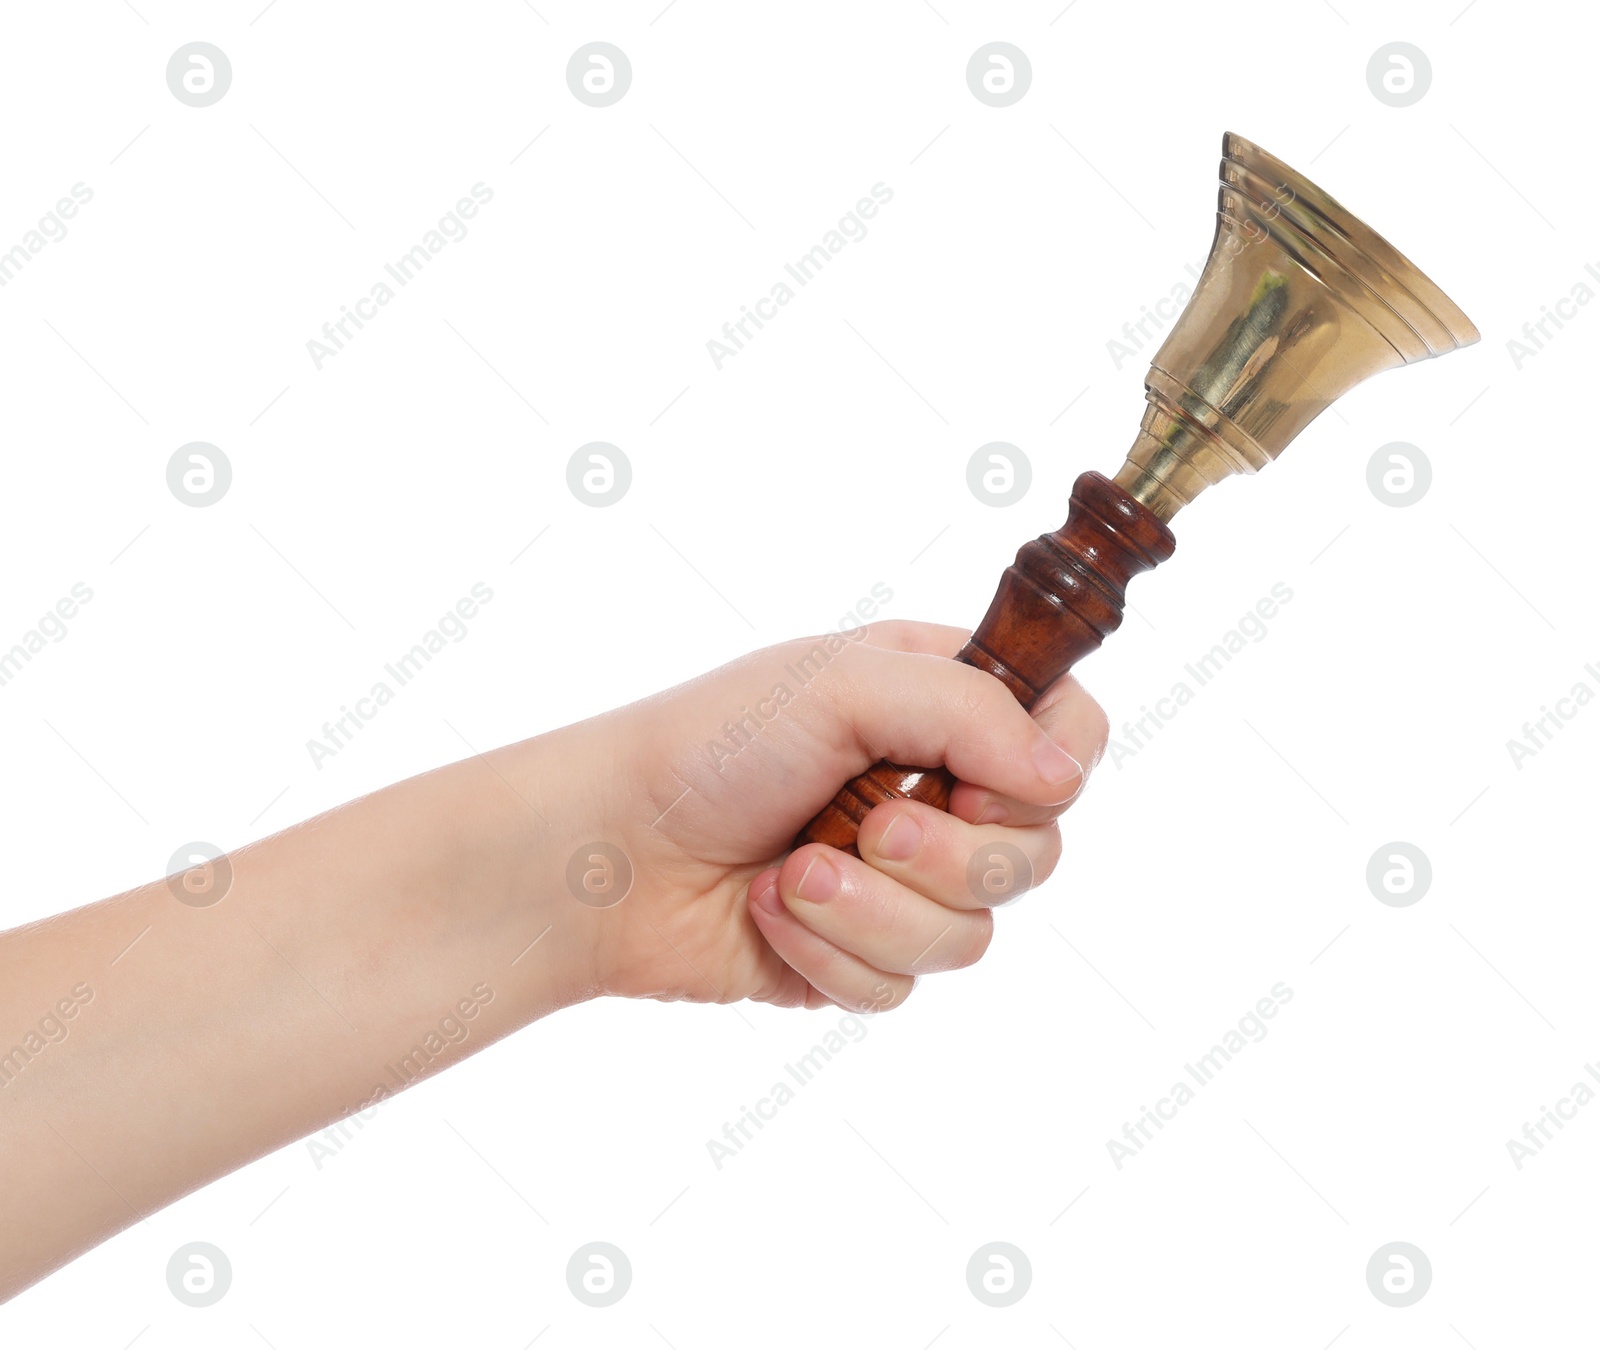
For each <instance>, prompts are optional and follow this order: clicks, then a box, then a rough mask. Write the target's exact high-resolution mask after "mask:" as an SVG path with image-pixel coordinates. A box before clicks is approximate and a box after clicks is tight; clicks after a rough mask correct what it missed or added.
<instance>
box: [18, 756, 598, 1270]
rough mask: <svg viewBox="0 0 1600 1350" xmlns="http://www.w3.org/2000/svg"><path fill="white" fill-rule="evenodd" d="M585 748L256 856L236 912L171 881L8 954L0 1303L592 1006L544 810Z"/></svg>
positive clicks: (455, 777)
mask: <svg viewBox="0 0 1600 1350" xmlns="http://www.w3.org/2000/svg"><path fill="white" fill-rule="evenodd" d="M575 731H576V729H569V732H568V733H556V736H555V737H546V738H540V739H539V740H535V741H530V742H526V743H524V744H522V745H520V746H515V747H510V748H508V749H506V750H504V751H497V752H495V753H494V754H493V755H491V756H489V757H475V758H473V759H469V760H465V761H463V762H461V763H459V764H454V765H451V766H449V767H447V768H444V769H441V770H437V771H435V772H433V773H430V774H425V775H423V776H421V777H419V778H414V779H410V780H408V781H406V782H404V783H400V784H397V785H395V786H393V787H390V788H386V789H384V790H383V791H381V792H378V793H375V794H374V795H372V796H370V797H366V798H363V799H361V800H359V801H357V802H354V803H351V804H350V805H347V806H344V807H341V808H339V809H337V810H335V811H332V812H330V813H328V814H327V815H324V816H321V817H318V818H317V819H315V820H312V821H308V822H306V823H305V824H303V825H299V826H296V827H295V828H293V829H290V830H287V831H285V832H284V833H282V834H279V835H275V836H273V837H272V838H270V839H267V840H264V841H262V842H261V843H258V844H253V845H250V846H248V847H246V848H243V849H240V850H237V851H236V852H234V853H233V854H231V855H230V856H229V859H228V863H229V865H230V866H231V869H232V881H231V885H230V886H229V887H228V889H227V891H226V894H225V895H223V896H222V898H220V899H213V898H212V897H211V896H210V895H207V894H204V893H202V894H200V895H198V896H195V895H190V896H189V897H188V902H185V901H180V899H179V898H178V897H177V896H175V894H174V890H173V888H172V887H171V886H169V884H168V882H166V881H160V882H155V883H152V884H150V885H146V886H142V887H140V888H138V889H137V890H134V891H130V892H128V893H127V894H125V895H121V896H117V897H115V898H113V899H110V900H106V901H102V902H101V903H99V904H95V905H90V906H88V907H86V908H83V909H79V910H74V911H72V912H69V913H67V914H63V915H60V916H57V917H55V918H52V919H49V920H46V921H45V922H43V923H40V924H37V925H33V926H30V927H27V928H23V929H18V930H15V931H13V932H10V933H6V934H3V935H0V1055H5V1056H7V1058H6V1059H4V1060H0V1156H4V1157H7V1158H10V1159H12V1160H14V1161H15V1160H17V1159H22V1158H26V1159H27V1160H28V1163H27V1165H26V1166H12V1167H9V1168H8V1169H7V1170H8V1179H7V1185H6V1186H5V1188H4V1189H3V1191H0V1197H3V1198H0V1298H4V1297H7V1296H9V1295H10V1294H13V1293H15V1292H17V1290H19V1289H20V1288H23V1287H25V1286H26V1285H27V1284H29V1283H31V1282H32V1281H34V1280H36V1279H38V1278H39V1277H41V1276H42V1275H44V1274H46V1273H48V1272H49V1271H50V1270H51V1269H53V1268H54V1267H56V1266H57V1265H59V1264H61V1263H62V1262H64V1261H65V1260H67V1259H69V1258H70V1257H71V1256H73V1255H75V1254H76V1253H78V1252H80V1251H82V1250H84V1249H85V1248H87V1247H89V1246H92V1245H94V1244H95V1243H96V1242H99V1241H101V1240H103V1239H104V1238H105V1237H107V1236H109V1235H110V1234H111V1233H113V1232H116V1231H118V1230H119V1229H122V1228H124V1227H126V1226H128V1225H129V1224H131V1223H133V1222H136V1221H137V1220H138V1219H139V1218H142V1217H143V1216H145V1215H147V1214H150V1213H152V1212H153V1211H155V1210H157V1209H159V1208H161V1207H162V1206H163V1205H166V1204H168V1203H170V1202H171V1201H173V1200H174V1199H176V1198H178V1197H179V1196H181V1195H183V1194H185V1193H187V1192H188V1191H190V1190H193V1189H194V1188H196V1187H197V1186H200V1185H202V1184H204V1183H205V1182H207V1181H210V1180H212V1179H214V1178H215V1177H218V1176H221V1175H223V1174H224V1173H226V1172H228V1171H231V1170H232V1169H234V1168H236V1167H239V1166H241V1165H242V1164H244V1163H245V1162H248V1161H249V1160H251V1159H252V1158H255V1157H259V1156H261V1155H262V1154H264V1153H267V1152H270V1151H271V1150H273V1149H275V1148H279V1147H281V1146H282V1145H283V1144H285V1143H288V1142H290V1141H292V1140H294V1139H296V1138H298V1137H300V1136H302V1135H305V1134H308V1133H310V1132H312V1131H314V1130H317V1129H320V1128H323V1127H324V1126H326V1125H328V1124H329V1123H331V1122H333V1121H335V1120H337V1119H339V1118H341V1117H342V1116H345V1115H347V1114H349V1113H350V1112H352V1111H354V1110H358V1109H364V1108H366V1107H368V1106H370V1105H372V1104H374V1103H375V1102H376V1101H380V1100H381V1099H382V1098H383V1097H384V1096H387V1095H390V1094H392V1093H394V1092H397V1091H400V1090H401V1089H402V1088H403V1087H405V1086H407V1085H409V1083H410V1082H411V1081H414V1080H415V1079H416V1078H418V1077H421V1076H425V1075H426V1074H429V1073H432V1072H434V1071H436V1070H438V1069H439V1068H442V1067H445V1066H446V1065H448V1064H450V1063H453V1062H455V1061H456V1060H458V1059H460V1058H462V1057H464V1056H465V1055H468V1054H471V1053H473V1052H474V1051H476V1050H479V1049H481V1048H483V1047H484V1046H486V1045H488V1044H489V1043H491V1042H492V1041H494V1040H496V1039H497V1038H499V1037H501V1036H503V1035H506V1034H507V1033H509V1032H511V1031H514V1030H515V1029H516V1028H518V1027H520V1026H522V1025H524V1024H526V1023H527V1022H530V1021H532V1020H533V1019H535V1018H537V1017H540V1016H542V1015H544V1014H545V1013H548V1012H550V1011H553V1010H554V1009H556V1008H559V1007H562V1006H565V1005H566V1004H569V1003H573V1002H577V1001H580V1000H582V999H583V998H586V997H588V996H590V995H591V994H592V993H593V992H595V988H594V986H595V978H596V977H595V952H594V946H593V927H592V925H591V924H590V923H589V921H588V917H587V911H585V910H584V908H583V907H582V906H580V905H578V904H576V903H575V902H574V901H573V900H572V899H571V897H570V896H566V895H565V893H564V890H563V889H562V887H561V878H562V875H563V867H564V863H565V858H564V857H559V856H553V854H554V853H555V852H558V851H559V847H560V845H559V844H558V843H557V842H556V840H557V837H561V838H564V836H565V834H566V833H567V832H568V831H567V830H566V829H565V828H564V827H563V826H562V825H561V824H560V823H558V824H557V825H556V826H555V827H554V828H552V827H551V826H550V825H549V824H547V822H546V821H545V820H544V819H543V818H542V816H541V812H542V811H543V812H546V813H548V811H549V808H547V807H544V806H542V805H541V803H540V794H539V782H540V780H541V778H542V777H544V776H545V772H547V771H549V770H550V767H551V761H552V760H553V759H555V758H556V757H558V756H559V757H562V758H566V759H570V758H571V756H572V755H573V754H575V753H577V751H576V748H575V747H573V746H566V747H563V745H562V743H561V742H560V741H559V739H558V738H559V737H561V736H563V735H569V736H570V735H571V734H572V732H575ZM569 790H570V789H569ZM568 809H569V812H570V809H571V808H568ZM574 828H577V829H579V831H580V832H581V828H582V827H581V826H574ZM579 842H582V841H579ZM567 847H568V850H569V851H570V847H571V846H570V845H568V846H567ZM219 889H220V888H219ZM196 900H199V901H208V902H209V903H199V904H197V903H192V902H193V901H196ZM530 944H534V945H530ZM17 1051H20V1052H21V1053H20V1054H18V1053H16V1052H17Z"/></svg>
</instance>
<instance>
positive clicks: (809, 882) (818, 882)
mask: <svg viewBox="0 0 1600 1350" xmlns="http://www.w3.org/2000/svg"><path fill="white" fill-rule="evenodd" d="M794 893H795V894H796V895H798V896H799V897H800V898H801V899H802V900H809V901H810V902H811V903H812V904H814V905H819V904H821V903H822V902H823V901H825V900H832V899H833V897H834V896H835V895H837V894H838V893H839V874H838V872H836V871H835V870H834V867H833V864H832V863H830V862H829V861H828V860H827V859H826V858H824V857H823V856H822V855H821V854H820V853H818V854H815V855H813V857H812V859H811V861H810V862H809V863H807V864H806V870H805V871H804V872H802V873H801V874H800V884H799V885H798V886H796V887H795V888H794Z"/></svg>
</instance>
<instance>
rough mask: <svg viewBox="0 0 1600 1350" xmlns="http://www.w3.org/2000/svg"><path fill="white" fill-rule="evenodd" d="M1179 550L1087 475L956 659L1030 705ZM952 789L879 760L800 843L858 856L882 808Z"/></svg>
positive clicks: (1008, 577) (1113, 489)
mask: <svg viewBox="0 0 1600 1350" xmlns="http://www.w3.org/2000/svg"><path fill="white" fill-rule="evenodd" d="M1176 543H1177V541H1176V540H1175V539H1173V537H1172V531H1171V530H1169V529H1168V528H1167V527H1166V526H1165V525H1163V524H1162V523H1161V522H1160V521H1159V520H1157V519H1156V518H1155V516H1154V515H1152V514H1151V513H1150V512H1149V511H1148V510H1146V509H1145V508H1144V507H1143V506H1141V505H1140V504H1139V503H1138V502H1136V501H1134V499H1133V498H1132V497H1130V496H1128V494H1127V493H1125V492H1124V491H1123V490H1122V489H1121V488H1119V487H1117V486H1116V484H1115V483H1113V482H1112V481H1111V480H1110V479H1109V478H1106V477H1105V476H1104V475H1102V474H1098V473H1086V474H1084V475H1082V476H1081V477H1080V478H1079V479H1078V481H1077V482H1076V483H1074V484H1073V486H1072V509H1071V511H1070V512H1069V513H1068V515H1067V523H1066V524H1065V525H1063V526H1062V527H1061V528H1060V529H1059V530H1056V531H1055V532H1054V533H1053V534H1045V535H1040V537H1039V538H1037V539H1035V540H1033V541H1032V542H1031V543H1028V544H1024V545H1023V546H1022V548H1021V549H1020V550H1019V551H1018V553H1017V560H1016V562H1014V563H1013V564H1012V565H1011V566H1010V567H1008V568H1006V571H1005V575H1004V576H1003V577H1001V579H1000V588H999V589H998V590H997V591H996V592H995V596H994V599H993V600H992V601H990V603H989V612H988V613H987V614H986V615H984V617H983V622H982V623H981V624H979V625H978V629H977V631H976V632H975V633H973V635H972V637H971V639H970V640H969V641H968V642H967V645H966V646H965V647H963V648H962V649H961V651H960V652H959V653H957V655H956V660H958V661H965V662H966V663H967V664H968V665H969V666H977V667H978V668H979V669H980V670H987V671H988V672H989V673H990V674H991V675H994V676H996V677H998V678H999V679H1000V680H1001V681H1003V682H1004V684H1005V686H1006V688H1007V689H1009V690H1010V691H1011V692H1012V693H1013V694H1014V695H1015V696H1016V699H1017V702H1018V703H1020V704H1022V706H1023V707H1024V708H1031V707H1032V706H1033V705H1034V704H1035V703H1036V702H1037V701H1038V699H1039V696H1040V695H1041V694H1043V693H1044V691H1045V690H1046V689H1048V688H1049V687H1050V686H1051V685H1052V684H1054V683H1055V682H1056V680H1058V679H1060V678H1061V676H1062V675H1064V674H1066V672H1067V671H1069V670H1071V669H1072V667H1073V666H1074V665H1076V664H1077V663H1078V662H1079V661H1081V660H1082V659H1083V658H1084V657H1085V656H1088V655H1089V653H1090V652H1092V651H1095V650H1096V649H1097V648H1098V647H1099V646H1100V644H1101V642H1102V641H1104V640H1105V638H1106V636H1107V635H1108V634H1110V633H1113V632H1115V631H1116V630H1117V628H1118V627H1120V626H1121V623H1122V606H1123V600H1124V591H1125V589H1126V587H1127V585H1128V581H1129V579H1130V578H1131V577H1133V576H1135V575H1137V574H1138V573H1140V572H1147V571H1149V570H1150V569H1151V568H1152V567H1154V566H1156V565H1157V564H1158V563H1163V562H1165V561H1166V560H1167V559H1168V558H1170V557H1171V556H1172V550H1173V548H1174V547H1175V546H1176ZM954 786H955V779H954V778H953V777H952V776H951V774H950V773H949V771H948V770H945V769H913V768H906V767H904V766H902V765H899V764H891V763H889V761H888V760H880V761H879V762H878V763H876V764H874V765H873V766H872V767H871V768H870V769H868V770H867V771H866V772H865V773H864V774H862V775H861V776H860V777H859V778H854V779H851V781H850V782H848V783H846V784H845V785H844V786H843V787H842V788H840V789H839V792H838V794H837V795H836V796H835V797H834V799H833V800H832V801H831V802H829V803H828V804H827V805H826V806H825V807H823V808H822V810H821V811H820V812H818V813H817V816H816V818H815V819H814V820H812V822H811V823H810V824H809V825H807V826H806V827H805V829H804V830H802V831H801V832H800V835H799V837H798V838H797V839H796V840H795V845H796V847H798V846H799V845H801V844H811V843H821V844H832V845H833V846H834V847H835V848H838V849H843V850H845V851H846V852H847V853H855V851H856V832H857V830H859V829H860V828H861V822H862V821H863V820H865V819H866V815H867V812H868V811H870V810H871V809H872V808H873V807H874V806H876V805H878V803H879V802H886V801H890V800H892V799H894V798H896V797H905V798H909V799H910V800H912V801H918V802H927V803H928V804H929V805H931V806H937V807H938V808H939V809H940V810H941V811H943V810H948V809H949V806H950V790H951V788H953V787H954Z"/></svg>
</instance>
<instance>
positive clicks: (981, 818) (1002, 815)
mask: <svg viewBox="0 0 1600 1350" xmlns="http://www.w3.org/2000/svg"><path fill="white" fill-rule="evenodd" d="M1010 815H1011V812H1009V811H1008V810H1006V808H1005V807H1003V806H1001V805H1000V803H999V802H990V803H989V804H988V805H987V806H986V807H984V808H983V810H982V811H981V812H980V813H979V815H978V818H977V819H976V820H975V821H973V822H972V823H973V824H974V825H1004V824H1005V823H1006V820H1007V818H1008V817H1009V816H1010Z"/></svg>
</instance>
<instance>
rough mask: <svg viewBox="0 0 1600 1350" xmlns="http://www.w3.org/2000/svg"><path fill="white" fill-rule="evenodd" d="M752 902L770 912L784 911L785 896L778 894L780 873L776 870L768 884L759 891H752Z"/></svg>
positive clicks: (778, 912) (779, 912)
mask: <svg viewBox="0 0 1600 1350" xmlns="http://www.w3.org/2000/svg"><path fill="white" fill-rule="evenodd" d="M750 903H751V904H753V905H755V906H757V907H758V908H760V909H764V910H766V912H767V913H768V914H782V913H783V897H782V896H781V895H779V894H778V874H777V873H776V872H774V873H773V874H772V875H771V876H770V877H768V878H767V884H766V885H765V886H763V887H762V888H761V889H760V890H759V891H752V892H751V893H750Z"/></svg>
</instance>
